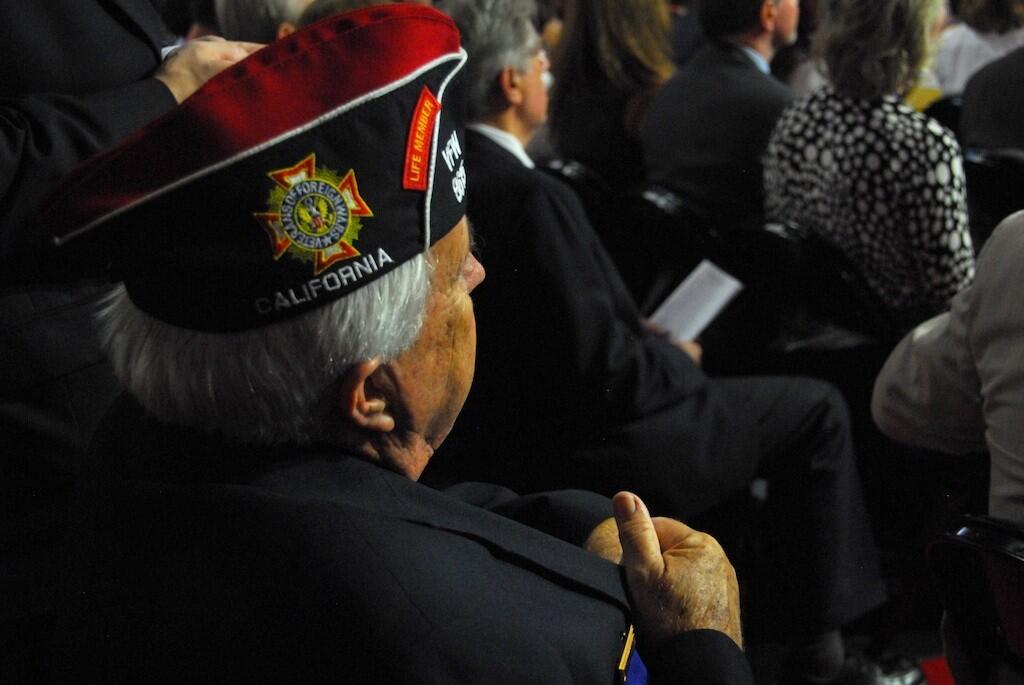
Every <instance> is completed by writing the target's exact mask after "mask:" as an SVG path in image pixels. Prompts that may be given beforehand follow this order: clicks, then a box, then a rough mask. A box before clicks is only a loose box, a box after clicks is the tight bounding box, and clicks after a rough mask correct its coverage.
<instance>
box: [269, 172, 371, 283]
mask: <svg viewBox="0 0 1024 685" xmlns="http://www.w3.org/2000/svg"><path fill="white" fill-rule="evenodd" d="M267 175H268V176H269V177H270V178H271V179H272V180H273V181H274V184H275V185H274V188H273V189H272V190H271V191H270V196H269V197H268V198H267V210H268V211H266V212H255V213H253V216H254V217H256V220H257V221H259V222H260V225H261V226H263V228H264V230H266V232H267V235H268V236H269V237H270V243H271V246H272V247H273V253H274V259H275V260H277V259H280V258H281V256H282V255H284V254H285V253H289V255H290V256H292V257H295V258H297V259H302V260H305V261H310V262H312V263H313V274H314V275H318V274H320V273H321V272H322V271H323V270H324V269H326V268H327V267H329V266H330V265H331V264H334V263H335V262H339V261H342V260H344V259H351V258H352V257H358V256H359V250H357V249H356V248H355V247H353V246H352V244H353V243H354V242H355V241H356V240H358V239H359V231H360V229H361V228H362V222H361V219H362V218H364V217H372V216H373V212H372V211H370V207H369V206H368V205H367V204H366V202H364V201H363V198H362V197H360V195H359V186H358V185H357V184H356V175H355V172H353V171H352V170H351V169H349V171H348V173H347V174H345V176H344V177H342V176H340V175H339V174H338V173H337V172H335V171H332V170H331V169H327V168H321V169H317V167H316V154H315V153H314V154H310V155H309V156H308V157H306V158H305V159H303V160H302V161H301V162H299V163H298V164H296V165H295V166H292V167H288V168H287V169H278V170H277V171H271V172H270V173H269V174H267Z"/></svg>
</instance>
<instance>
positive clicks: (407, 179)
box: [402, 86, 441, 190]
mask: <svg viewBox="0 0 1024 685" xmlns="http://www.w3.org/2000/svg"><path fill="white" fill-rule="evenodd" d="M440 111H441V103H440V102H438V101H437V98H436V97H434V94H433V93H431V92H430V89H429V88H427V87H426V86H423V90H422V91H420V99H419V102H417V103H416V109H414V110H413V114H412V124H411V125H410V126H409V142H408V143H406V146H405V172H404V173H403V174H402V187H403V188H405V189H406V190H426V189H427V173H428V171H429V168H430V143H431V142H432V141H433V139H434V122H436V121H437V115H438V113H439V112H440Z"/></svg>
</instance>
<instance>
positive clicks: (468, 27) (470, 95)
mask: <svg viewBox="0 0 1024 685" xmlns="http://www.w3.org/2000/svg"><path fill="white" fill-rule="evenodd" d="M436 6H437V8H438V9H440V10H441V11H443V12H445V13H447V14H448V15H449V16H450V17H451V18H452V19H453V20H454V21H455V23H456V25H457V26H458V27H459V33H461V34H462V47H464V48H465V49H466V52H467V53H468V54H469V59H468V60H467V62H466V77H465V78H466V88H467V97H466V114H467V115H468V118H469V120H470V121H480V120H481V119H484V118H485V117H487V116H490V115H492V114H496V113H497V111H496V107H497V106H499V104H500V103H501V101H500V100H499V99H498V98H497V97H496V96H497V91H498V75H499V74H501V71H502V70H503V69H504V68H506V67H513V68H515V69H516V70H518V71H526V70H527V69H529V68H530V60H532V59H533V56H534V55H535V54H536V52H537V50H538V49H539V48H540V47H541V42H540V36H539V35H538V34H537V30H536V29H535V28H534V26H533V16H534V15H535V14H536V12H537V6H536V3H535V2H534V0H440V1H439V2H437V3H436Z"/></svg>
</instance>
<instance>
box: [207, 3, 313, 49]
mask: <svg viewBox="0 0 1024 685" xmlns="http://www.w3.org/2000/svg"><path fill="white" fill-rule="evenodd" d="M311 1H312V0H213V7H214V11H215V13H216V16H217V26H218V28H219V29H220V33H221V35H222V36H224V37H225V38H229V39H232V40H251V41H256V42H258V43H269V42H270V41H272V40H275V39H277V38H281V37H282V36H287V35H288V34H289V33H292V32H293V31H294V30H295V28H296V27H297V26H298V25H299V16H301V15H302V11H303V10H304V9H306V7H308V6H309V4H310V2H311Z"/></svg>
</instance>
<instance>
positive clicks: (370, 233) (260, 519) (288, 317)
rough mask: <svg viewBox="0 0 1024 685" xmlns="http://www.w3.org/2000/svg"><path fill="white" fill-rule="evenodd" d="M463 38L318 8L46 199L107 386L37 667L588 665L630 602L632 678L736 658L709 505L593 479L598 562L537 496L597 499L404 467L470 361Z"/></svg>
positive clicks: (107, 674)
mask: <svg viewBox="0 0 1024 685" xmlns="http://www.w3.org/2000/svg"><path fill="white" fill-rule="evenodd" d="M296 54H298V55H301V59H295V55H296ZM371 56H372V57H373V59H369V57H371ZM464 60H465V53H464V52H462V51H461V50H460V47H459V38H458V33H457V31H456V30H455V27H454V25H453V24H451V22H450V21H448V20H447V19H446V18H445V17H443V16H442V15H440V14H439V13H437V12H436V11H435V10H432V9H429V8H423V7H415V6H412V5H407V4H395V5H388V6H387V7H386V8H374V9H373V10H372V11H371V10H367V11H360V12H353V13H350V14H347V15H345V16H344V17H339V18H338V20H337V21H336V22H334V23H330V22H328V23H321V24H319V25H318V26H317V29H316V30H315V31H313V32H309V31H300V32H297V33H295V34H293V35H292V36H290V37H287V38H284V39H282V40H281V41H278V42H277V43H275V44H273V45H271V46H270V47H268V48H267V49H266V52H264V53H262V54H261V55H260V56H259V57H257V58H254V59H253V60H249V61H247V62H243V63H242V64H240V65H239V66H238V67H236V68H235V69H233V70H232V72H231V74H230V75H229V76H227V77H225V78H221V79H217V80H215V81H214V82H212V83H211V84H210V87H209V88H207V89H205V90H202V91H200V93H198V94H197V95H196V97H195V98H193V99H191V100H189V101H188V102H186V103H185V104H184V105H183V107H182V108H181V110H179V111H178V112H176V113H174V114H173V115H171V116H169V117H167V118H164V119H162V120H161V121H160V122H158V124H156V125H154V126H152V127H150V128H148V129H147V130H146V132H145V135H144V136H142V137H137V138H134V139H132V140H131V141H130V142H128V143H126V144H125V146H123V147H121V148H118V149H115V150H114V151H113V152H112V154H110V155H107V156H104V157H101V158H97V159H96V160H94V161H93V162H92V163H91V164H89V165H87V166H86V167H84V168H83V169H82V170H80V172H79V173H78V174H77V175H76V176H74V177H73V180H71V181H70V183H69V184H68V187H67V191H66V192H65V193H64V194H62V195H61V196H60V197H59V198H55V202H56V205H57V206H56V207H55V208H54V213H53V214H52V215H51V219H52V220H53V221H54V223H52V224H51V225H52V226H55V227H57V228H56V229H55V230H57V231H58V232H59V233H60V237H61V238H62V239H63V241H65V242H66V243H68V246H67V248H66V249H69V250H74V249H75V248H76V246H77V245H79V244H80V243H79V241H97V242H98V243H99V244H101V245H104V246H106V247H109V249H110V254H111V256H112V258H113V260H114V264H115V267H116V268H117V269H118V271H119V272H120V273H121V274H123V275H124V277H125V286H124V287H123V288H119V289H118V291H117V292H116V294H114V295H113V296H112V297H111V299H110V300H109V302H108V303H107V306H106V308H105V310H104V311H103V313H102V314H101V317H100V318H101V326H102V328H103V336H104V341H105V346H106V348H107V350H108V351H109V353H110V356H111V359H112V360H113V362H114V367H115V369H116V373H117V375H118V377H119V379H120V380H121V381H122V382H123V383H124V385H125V387H126V388H127V389H128V391H129V393H131V395H130V396H126V397H125V398H124V399H123V401H122V402H121V403H120V404H119V406H118V407H117V408H116V409H115V411H114V413H112V414H111V415H110V416H109V417H108V419H107V420H108V423H107V424H105V427H104V432H103V433H102V434H101V436H100V439H99V441H98V443H96V444H95V445H94V449H93V452H92V456H93V458H94V463H93V464H92V466H91V468H90V469H89V470H87V471H86V472H85V477H84V478H83V482H82V484H81V493H80V498H79V503H78V509H77V511H76V515H75V517H74V518H73V520H74V522H75V531H74V534H73V535H72V536H71V538H70V551H71V560H72V564H71V567H70V568H69V572H68V575H67V578H68V579H69V582H70V583H71V588H70V589H69V593H68V595H67V596H68V604H67V606H66V607H65V611H64V612H63V613H64V618H63V619H62V621H61V629H60V631H59V636H60V640H59V641H58V650H57V651H58V653H59V654H61V655H62V658H61V660H60V662H59V665H60V667H61V669H62V670H61V673H60V674H59V675H60V676H63V677H67V678H69V679H73V680H75V681H88V682H92V681H94V680H96V681H99V680H101V679H102V680H103V681H112V682H126V681H131V682H134V681H136V680H146V681H150V680H158V681H164V680H166V681H173V682H208V681H221V680H229V681H232V682H236V681H252V682H263V681H270V682H324V681H330V682H343V683H348V682H353V683H356V682H359V683H364V682H366V683H389V684H390V683H395V684H399V683H402V684H413V683H415V684H422V683H452V682H465V683H509V684H513V683H514V684H519V683H570V682H581V683H608V684H609V685H610V684H611V683H613V682H616V672H617V670H618V664H619V662H620V658H621V656H622V654H623V653H624V651H626V650H628V649H629V646H628V645H629V644H630V643H631V641H630V639H629V638H627V635H628V634H629V633H630V632H631V631H629V626H630V622H631V621H633V622H635V624H636V627H637V633H636V634H637V643H636V644H637V645H639V650H640V651H639V654H640V655H642V659H643V663H645V664H646V666H647V668H648V669H649V673H650V676H651V682H652V683H678V684H680V685H687V684H692V685H704V684H710V683H716V684H719V683H721V684H735V685H750V684H751V683H752V680H751V677H750V673H749V669H748V667H747V665H746V662H745V659H744V657H743V654H742V652H741V651H740V649H739V642H740V633H739V614H738V608H737V604H738V596H737V594H738V593H737V586H736V581H735V575H734V573H733V571H732V568H731V567H730V565H729V562H728V560H727V559H726V558H725V556H724V554H723V553H722V551H721V548H719V547H718V546H717V544H716V543H715V542H714V541H713V540H712V539H711V538H709V537H708V536H706V535H702V534H700V533H696V532H695V531H693V530H691V529H689V528H688V527H686V526H685V525H683V524H681V523H679V522H676V521H671V520H668V519H654V520H653V521H652V519H651V518H650V517H649V515H648V513H647V509H646V508H645V506H644V505H643V503H642V502H641V501H640V500H639V498H637V497H636V496H635V495H632V494H630V493H620V494H619V495H618V496H617V497H616V499H615V501H614V513H615V521H614V522H613V521H609V520H606V521H604V522H603V523H601V524H600V525H599V526H597V527H596V528H595V532H594V533H593V534H591V535H590V536H589V538H588V539H589V542H588V546H590V547H591V548H594V549H596V550H599V551H601V552H602V554H604V555H606V556H607V557H610V558H614V559H618V558H619V557H621V559H622V561H623V563H624V565H625V572H624V573H622V569H620V568H618V567H616V566H615V565H614V564H613V563H609V561H608V560H606V559H602V558H600V557H599V556H597V555H595V554H591V553H588V552H586V551H584V550H582V549H580V548H579V547H578V546H576V545H575V544H570V543H579V542H582V541H583V539H584V538H586V537H588V536H587V534H586V532H581V531H580V530H570V528H571V526H566V525H564V524H565V523H567V522H569V523H572V522H574V521H575V522H576V523H583V522H586V521H587V520H589V521H590V523H591V524H593V523H597V522H598V521H600V519H601V518H602V517H603V516H606V515H607V513H611V512H612V508H611V507H610V506H609V504H610V503H609V502H608V501H607V500H606V499H603V498H597V497H596V496H594V495H589V494H588V493H581V492H575V493H552V494H550V495H548V496H545V497H534V498H527V499H525V500H517V499H514V498H513V497H512V496H511V494H510V493H508V492H507V491H502V490H501V489H500V488H494V487H490V486H483V485H480V484H477V485H469V486H462V487H461V488H459V489H457V490H456V492H455V493H454V494H443V493H439V492H437V491H434V490H432V489H430V488H427V487H426V486H423V485H419V484H417V483H416V482H415V481H416V479H417V478H418V477H419V475H420V473H421V472H422V471H423V468H424V467H425V466H426V464H427V461H428V460H429V459H430V458H431V456H432V455H433V453H434V450H435V449H436V448H437V447H438V445H439V444H440V443H441V441H442V440H443V439H444V436H445V434H446V433H447V432H448V430H449V429H450V427H451V425H452V422H453V421H454V420H455V418H456V415H457V414H458V412H459V408H460V407H461V405H462V403H463V401H464V399H465V397H466V393H467V392H468V391H469V387H470V383H471V380H472V375H473V363H474V351H475V329H474V317H473V304H472V302H471V300H470V297H469V296H470V292H471V291H472V290H473V288H474V287H475V286H476V285H477V284H478V283H480V281H481V280H483V277H484V272H483V268H482V267H481V265H480V264H479V262H477V261H476V259H475V258H474V256H473V255H472V253H471V252H470V235H469V231H468V227H467V223H466V221H465V219H464V198H465V195H464V191H465V187H466V186H465V171H464V167H463V160H462V153H461V149H462V142H463V141H462V127H461V119H460V113H461V109H462V108H461V107H460V104H461V103H460V102H459V97H460V94H461V81H460V79H461V76H460V74H461V68H462V65H463V64H464ZM339 73H343V74H345V78H344V79H338V78H337V75H338V74H339ZM297 83H300V84H302V85H303V88H301V89H296V88H295V84H297ZM243 114H244V119H240V118H238V117H240V116H242V115H243ZM243 123H244V125H243ZM227 131H230V132H231V134H232V135H231V136H230V137H229V138H225V139H222V140H221V142H222V145H223V147H221V148H218V149H216V150H212V149H210V148H208V147H206V146H204V145H203V144H202V143H201V142H199V141H206V140H210V139H214V138H216V137H218V136H223V135H224V133H225V132H227ZM433 143H437V145H436V146H433ZM155 162H160V163H159V164H156V163H155ZM144 168H148V169H149V170H150V171H151V172H152V173H149V174H145V173H140V169H144ZM424 208H426V209H424ZM525 276H527V277H528V275H525ZM468 502H480V503H483V502H487V503H489V504H490V505H491V506H493V507H495V508H496V509H497V510H498V511H500V512H502V513H504V514H506V515H509V516H513V517H514V516H522V517H525V518H527V519H530V520H533V521H536V522H541V523H546V524H547V525H548V526H549V527H550V528H551V529H553V531H554V532H557V533H559V534H560V535H562V536H563V537H564V538H565V540H559V539H557V538H556V537H552V536H549V535H547V534H545V533H542V532H540V531H539V530H535V529H533V528H529V527H526V526H524V525H521V524H520V523H517V522H515V521H514V520H510V519H509V518H506V517H504V516H499V515H496V514H494V513H491V512H488V511H485V510H484V509H483V508H480V507H477V506H471V505H470V504H469V503H468ZM595 503H596V504H597V505H599V506H595ZM601 510H604V512H607V513H602V511H601ZM595 513H597V516H595V515H594V514H595ZM590 527H591V526H588V527H586V528H584V529H583V531H586V530H588V529H589V528H590ZM616 528H617V529H618V530H617V531H616ZM620 545H621V546H620ZM633 656H634V659H633V661H632V662H631V663H632V665H631V668H632V669H637V668H640V667H641V664H640V662H639V661H637V660H636V659H637V658H639V657H636V655H633Z"/></svg>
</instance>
